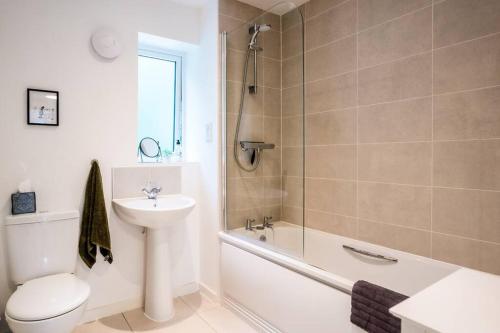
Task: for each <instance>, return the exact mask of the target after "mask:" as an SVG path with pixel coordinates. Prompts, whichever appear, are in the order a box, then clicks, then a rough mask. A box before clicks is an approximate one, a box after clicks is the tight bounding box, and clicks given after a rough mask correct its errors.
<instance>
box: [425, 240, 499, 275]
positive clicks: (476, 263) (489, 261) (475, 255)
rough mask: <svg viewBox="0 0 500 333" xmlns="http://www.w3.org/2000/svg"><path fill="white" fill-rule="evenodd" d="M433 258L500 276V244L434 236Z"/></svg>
mask: <svg viewBox="0 0 500 333" xmlns="http://www.w3.org/2000/svg"><path fill="white" fill-rule="evenodd" d="M432 257H433V258H434V259H437V260H442V261H446V262H451V263H454V264H457V265H462V266H466V267H470V268H474V269H479V270H482V271H485V272H489V273H494V274H500V260H498V258H500V244H495V243H486V242H481V241H476V240H472V239H467V238H460V237H455V236H449V235H443V234H436V233H435V234H433V235H432Z"/></svg>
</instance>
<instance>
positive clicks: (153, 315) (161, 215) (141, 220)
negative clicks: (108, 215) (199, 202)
mask: <svg viewBox="0 0 500 333" xmlns="http://www.w3.org/2000/svg"><path fill="white" fill-rule="evenodd" d="M195 203H196V202H195V201H194V199H192V198H190V197H187V196H185V195H181V194H174V195H165V196H158V198H157V199H156V200H154V199H147V198H125V199H113V209H114V211H115V212H116V215H118V217H119V218H120V219H121V220H123V221H125V222H127V223H131V224H135V225H138V226H142V227H146V229H147V233H146V295H145V301H144V314H145V315H146V317H148V318H149V319H151V320H153V321H158V322H164V321H168V320H170V319H172V318H173V317H174V315H175V313H174V303H173V300H174V295H173V292H172V274H171V271H170V270H171V268H172V265H171V264H170V260H171V258H170V247H169V240H170V230H171V229H172V228H176V227H182V225H183V222H184V219H185V218H186V217H187V216H188V214H189V213H190V212H191V211H192V210H193V208H194V206H195Z"/></svg>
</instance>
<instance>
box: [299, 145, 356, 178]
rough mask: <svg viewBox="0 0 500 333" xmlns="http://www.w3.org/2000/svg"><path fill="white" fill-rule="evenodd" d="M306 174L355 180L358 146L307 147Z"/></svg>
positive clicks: (308, 175)
mask: <svg viewBox="0 0 500 333" xmlns="http://www.w3.org/2000/svg"><path fill="white" fill-rule="evenodd" d="M306 161H307V164H306V176H307V177H318V178H337V179H349V180H354V179H355V178H356V146H355V145H332V146H311V147H307V149H306Z"/></svg>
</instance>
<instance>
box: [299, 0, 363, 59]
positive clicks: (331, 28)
mask: <svg viewBox="0 0 500 333" xmlns="http://www.w3.org/2000/svg"><path fill="white" fill-rule="evenodd" d="M355 25H356V2H355V1H348V2H346V3H344V4H341V5H339V6H336V7H333V8H332V9H329V10H327V11H325V12H323V13H321V14H320V15H318V16H316V17H314V18H313V19H311V20H310V21H308V22H307V29H306V50H310V49H313V48H316V47H318V46H322V45H325V44H327V43H330V42H332V41H334V40H338V39H341V38H344V37H347V36H349V35H352V34H353V33H355V31H356V27H355Z"/></svg>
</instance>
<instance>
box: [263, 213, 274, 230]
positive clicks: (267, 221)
mask: <svg viewBox="0 0 500 333" xmlns="http://www.w3.org/2000/svg"><path fill="white" fill-rule="evenodd" d="M272 219H273V217H272V216H264V223H262V226H263V227H264V228H272V227H273V224H272V223H271V222H269V221H271V220H272Z"/></svg>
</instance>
